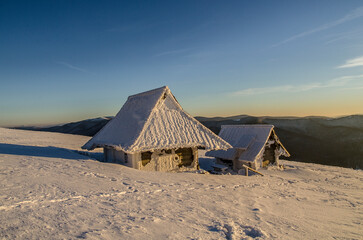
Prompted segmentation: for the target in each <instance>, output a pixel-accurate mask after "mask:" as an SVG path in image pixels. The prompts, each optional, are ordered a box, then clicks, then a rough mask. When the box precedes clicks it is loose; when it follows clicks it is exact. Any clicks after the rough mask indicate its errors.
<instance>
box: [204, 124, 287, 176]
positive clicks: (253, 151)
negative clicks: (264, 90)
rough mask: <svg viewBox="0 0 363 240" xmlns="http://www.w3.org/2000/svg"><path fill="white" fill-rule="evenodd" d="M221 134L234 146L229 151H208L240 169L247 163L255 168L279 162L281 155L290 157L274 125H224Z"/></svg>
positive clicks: (218, 159) (234, 167)
mask: <svg viewBox="0 0 363 240" xmlns="http://www.w3.org/2000/svg"><path fill="white" fill-rule="evenodd" d="M219 136H220V137H221V138H223V139H224V140H226V141H227V142H228V143H230V144H231V145H232V146H233V148H230V149H228V150H227V151H222V150H217V151H210V152H207V154H206V156H210V157H215V158H216V159H217V161H218V162H219V163H223V164H226V165H229V166H230V167H232V168H233V170H234V171H238V170H239V169H242V168H243V165H246V166H248V167H250V168H253V169H255V170H257V169H259V168H260V167H266V166H267V165H269V164H277V165H278V164H279V157H280V156H285V157H289V156H290V154H289V152H288V151H287V150H286V149H285V147H284V146H283V145H282V143H281V142H280V140H279V138H278V137H277V135H276V133H275V131H274V126H273V125H223V126H222V128H221V131H220V133H219Z"/></svg>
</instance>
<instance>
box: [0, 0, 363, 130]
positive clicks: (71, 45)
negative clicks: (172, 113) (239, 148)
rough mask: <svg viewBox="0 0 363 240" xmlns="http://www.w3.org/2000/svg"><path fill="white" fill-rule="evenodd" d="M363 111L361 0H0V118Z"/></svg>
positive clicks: (36, 120) (38, 120) (8, 121)
mask: <svg viewBox="0 0 363 240" xmlns="http://www.w3.org/2000/svg"><path fill="white" fill-rule="evenodd" d="M164 85H168V86H169V87H170V89H171V90H172V92H173V94H174V95H175V96H176V98H177V99H178V101H179V102H180V103H181V105H182V106H183V108H184V109H185V110H186V111H187V112H189V113H190V114H192V115H194V116H229V115H239V114H250V115H256V116H263V115H270V116H287V115H288V116H308V115H320V116H322V115H325V116H339V115H348V114H357V113H358V114H362V113H363V1H361V0H357V1H354V0H346V1H342V0H338V1H334V0H327V1H324V0H319V1H315V0H312V1H307V0H304V1H289V0H286V1H269V0H267V1H258V0H256V1H247V0H245V1H242V0H239V1H210V0H208V1H197V0H193V1H184V0H183V1H173V0H168V1H90V0H87V1H86V0H84V1H77V0H75V1H73V0H72V1H66V0H62V1H48V0H45V1H38V0H37V1H16V0H9V1H4V0H0V126H11V125H34V124H53V123H65V122H69V121H78V120H82V119H87V118H93V117H99V116H112V115H115V114H116V113H117V112H118V111H119V109H120V108H121V107H122V105H123V104H124V103H125V101H126V99H127V96H129V95H132V94H135V93H139V92H142V91H146V90H150V89H153V88H157V87H161V86H164Z"/></svg>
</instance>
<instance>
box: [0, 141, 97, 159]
mask: <svg viewBox="0 0 363 240" xmlns="http://www.w3.org/2000/svg"><path fill="white" fill-rule="evenodd" d="M0 154H10V155H19V156H32V157H48V158H63V159H71V160H86V159H89V157H91V156H88V157H87V156H82V155H80V154H78V151H75V150H70V149H66V148H59V147H53V146H48V147H38V146H26V145H17V144H8V143H0Z"/></svg>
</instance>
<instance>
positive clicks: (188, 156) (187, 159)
mask: <svg viewBox="0 0 363 240" xmlns="http://www.w3.org/2000/svg"><path fill="white" fill-rule="evenodd" d="M175 154H177V155H178V157H179V160H180V163H179V167H183V166H184V167H188V166H190V165H192V163H193V161H194V156H193V150H192V149H191V148H179V149H177V150H176V151H175Z"/></svg>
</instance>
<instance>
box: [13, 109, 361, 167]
mask: <svg viewBox="0 0 363 240" xmlns="http://www.w3.org/2000/svg"><path fill="white" fill-rule="evenodd" d="M111 119H112V117H101V118H95V119H88V120H84V121H80V122H72V123H68V124H64V125H61V126H53V127H46V128H41V127H19V129H27V130H36V131H49V132H60V133H70V134H78V135H85V136H93V135H95V134H96V133H97V132H98V131H99V130H100V129H101V128H102V127H103V126H105V125H106V124H107V123H108V122H109V121H110V120H111ZM196 119H197V120H198V121H200V122H201V123H202V124H204V125H205V126H206V127H208V128H209V129H211V130H212V131H213V132H215V133H217V134H218V133H219V131H220V129H221V125H236V124H272V125H274V126H275V127H276V133H277V135H278V136H279V138H280V139H281V141H282V143H283V144H284V146H285V147H286V148H287V150H288V151H289V152H290V154H291V155H292V157H291V160H294V161H301V162H313V163H319V164H325V165H334V166H341V167H349V168H359V169H363V115H351V116H345V117H339V118H328V117H302V118H299V117H253V116H248V115H239V116H232V117H213V118H206V117H196Z"/></svg>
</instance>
